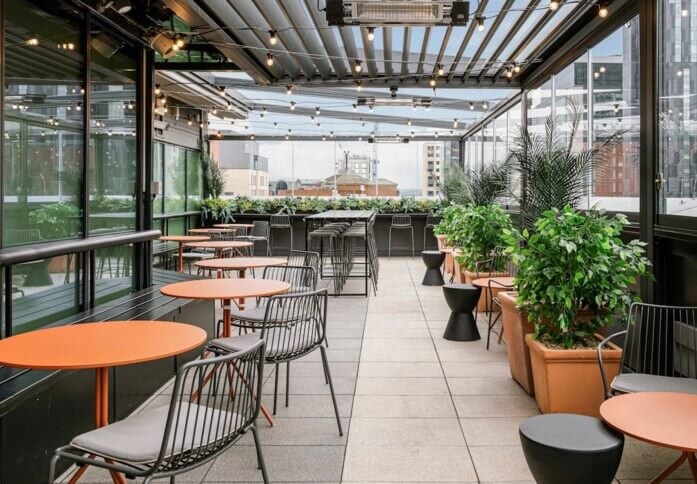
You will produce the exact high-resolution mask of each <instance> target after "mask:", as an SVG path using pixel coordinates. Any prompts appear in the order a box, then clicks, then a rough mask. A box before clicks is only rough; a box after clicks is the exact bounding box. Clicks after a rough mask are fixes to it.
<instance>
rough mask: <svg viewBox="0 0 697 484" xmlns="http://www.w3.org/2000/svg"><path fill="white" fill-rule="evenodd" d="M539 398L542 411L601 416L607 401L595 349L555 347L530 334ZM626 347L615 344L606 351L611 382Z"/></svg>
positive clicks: (605, 356) (533, 371)
mask: <svg viewBox="0 0 697 484" xmlns="http://www.w3.org/2000/svg"><path fill="white" fill-rule="evenodd" d="M525 342H526V343H527V345H528V347H529V348H530V363H531V364H532V374H533V380H534V382H535V400H537V406H538V407H539V408H540V411H541V412H542V413H558V412H563V413H576V414H581V415H589V416H593V417H600V411H599V410H600V404H601V403H603V400H604V393H605V391H604V388H603V382H602V379H601V377H600V369H599V368H598V360H597V356H596V355H597V352H596V350H595V349H578V350H566V349H551V348H547V347H546V346H545V345H543V344H542V343H540V342H539V341H536V340H534V339H533V338H532V335H528V336H527V337H526V341H525ZM621 358H622V349H621V348H619V347H617V346H615V345H612V346H611V347H609V348H608V349H606V350H603V362H604V363H605V370H606V371H607V374H608V378H609V379H610V381H612V379H613V378H614V377H615V376H616V375H617V373H618V372H619V368H620V359H621Z"/></svg>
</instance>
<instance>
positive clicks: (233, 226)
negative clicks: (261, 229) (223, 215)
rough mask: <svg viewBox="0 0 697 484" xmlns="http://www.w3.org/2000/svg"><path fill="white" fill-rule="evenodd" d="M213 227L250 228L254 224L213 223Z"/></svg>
mask: <svg viewBox="0 0 697 484" xmlns="http://www.w3.org/2000/svg"><path fill="white" fill-rule="evenodd" d="M213 227H216V228H221V229H234V228H247V229H251V228H253V227H254V224H214V225H213Z"/></svg>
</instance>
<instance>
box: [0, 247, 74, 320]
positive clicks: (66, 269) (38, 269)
mask: <svg viewBox="0 0 697 484" xmlns="http://www.w3.org/2000/svg"><path fill="white" fill-rule="evenodd" d="M75 260H76V257H75V255H74V254H70V255H67V256H59V257H53V258H50V259H42V260H38V261H31V262H27V263H24V264H18V265H15V266H13V267H12V298H13V302H12V334H18V333H24V332H26V331H31V330H34V329H37V328H40V327H41V326H45V325H46V324H49V323H52V322H54V321H58V320H60V319H63V318H67V317H68V316H71V315H73V314H77V313H78V312H79V311H80V306H79V304H78V302H79V299H78V294H79V285H78V284H77V283H76V282H75Z"/></svg>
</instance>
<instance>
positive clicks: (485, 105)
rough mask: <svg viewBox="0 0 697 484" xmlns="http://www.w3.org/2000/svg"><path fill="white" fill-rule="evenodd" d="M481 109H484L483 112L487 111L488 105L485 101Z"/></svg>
mask: <svg viewBox="0 0 697 484" xmlns="http://www.w3.org/2000/svg"><path fill="white" fill-rule="evenodd" d="M482 109H484V110H485V111H486V110H487V109H489V103H488V102H486V101H484V102H483V103H482Z"/></svg>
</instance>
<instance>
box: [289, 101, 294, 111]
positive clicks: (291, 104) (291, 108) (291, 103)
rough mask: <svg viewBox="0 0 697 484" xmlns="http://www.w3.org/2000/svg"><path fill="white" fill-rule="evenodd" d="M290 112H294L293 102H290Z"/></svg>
mask: <svg viewBox="0 0 697 484" xmlns="http://www.w3.org/2000/svg"><path fill="white" fill-rule="evenodd" d="M290 110H291V111H295V103H294V102H293V101H291V102H290Z"/></svg>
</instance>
